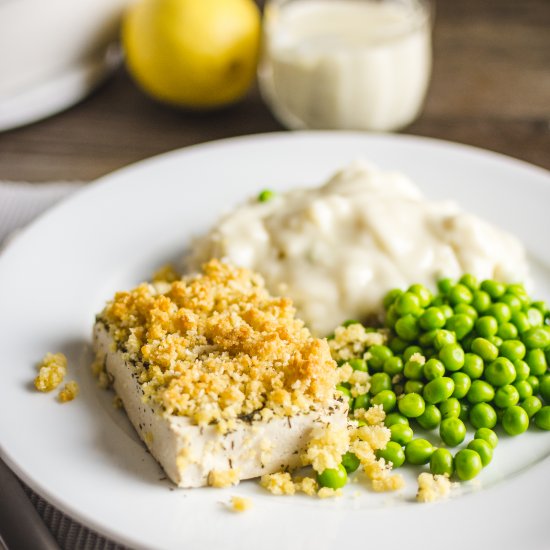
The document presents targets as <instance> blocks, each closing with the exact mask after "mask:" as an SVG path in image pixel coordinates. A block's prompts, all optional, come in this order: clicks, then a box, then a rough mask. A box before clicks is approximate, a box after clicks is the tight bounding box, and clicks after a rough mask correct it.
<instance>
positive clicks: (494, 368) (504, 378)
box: [484, 357, 516, 386]
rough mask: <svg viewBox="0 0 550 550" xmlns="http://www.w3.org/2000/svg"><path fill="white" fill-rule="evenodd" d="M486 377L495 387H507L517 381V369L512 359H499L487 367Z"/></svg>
mask: <svg viewBox="0 0 550 550" xmlns="http://www.w3.org/2000/svg"><path fill="white" fill-rule="evenodd" d="M484 377H485V380H487V382H489V384H491V385H493V386H505V385H507V384H511V383H512V382H513V381H514V380H515V379H516V369H515V368H514V364H513V363H512V361H510V359H506V357H499V358H497V359H495V360H494V361H493V362H492V363H489V364H488V365H487V367H486V368H485V373H484Z"/></svg>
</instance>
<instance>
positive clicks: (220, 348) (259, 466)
mask: <svg viewBox="0 0 550 550" xmlns="http://www.w3.org/2000/svg"><path fill="white" fill-rule="evenodd" d="M94 348H95V351H96V356H97V357H96V363H95V365H96V370H97V372H98V373H99V374H100V375H101V376H102V377H104V378H108V379H109V380H110V382H111V383H112V386H113V387H114V390H115V391H116V393H117V394H118V395H119V397H120V398H121V400H122V403H123V405H124V408H125V409H126V412H127V414H128V417H129V418H130V420H131V422H132V424H133V425H134V427H135V429H136V431H137V432H138V434H139V435H140V437H141V439H142V440H143V441H144V442H145V444H146V445H147V447H148V448H149V450H150V451H151V453H152V455H153V456H154V457H155V458H156V459H157V460H158V462H159V463H160V464H161V465H162V467H163V468H164V470H165V471H166V474H167V475H168V476H169V477H170V479H171V480H172V481H173V482H174V483H176V484H177V485H179V486H180V487H200V486H203V485H213V486H218V487H223V486H228V485H232V484H234V483H237V482H238V481H239V480H241V479H249V478H253V477H258V476H261V475H263V474H268V473H273V472H278V471H281V469H286V468H288V469H292V468H296V467H298V466H300V465H301V462H300V460H301V455H302V452H303V451H304V450H305V447H306V445H307V443H308V442H309V440H310V437H311V432H312V430H313V428H314V427H315V426H317V425H319V423H325V424H326V423H332V424H336V425H338V426H341V427H344V426H345V425H346V418H347V403H345V401H343V400H342V398H341V397H339V398H337V397H336V396H335V393H334V387H335V383H336V365H335V363H334V361H333V360H332V358H331V356H330V351H329V347H328V345H327V342H326V341H325V340H320V339H316V338H313V337H312V336H311V334H310V333H309V331H308V330H307V329H306V328H305V327H304V326H303V323H302V322H301V321H300V320H298V319H296V318H295V317H294V308H293V307H292V305H291V303H290V301H289V300H287V299H285V298H273V297H271V296H270V295H269V294H268V293H267V291H266V290H265V288H264V286H263V281H262V279H261V278H260V277H259V276H257V275H256V274H254V273H252V272H250V271H248V270H244V269H237V268H234V267H232V266H230V265H228V264H224V263H220V262H218V261H212V262H210V263H208V264H206V265H205V266H204V273H203V274H199V275H196V276H193V277H189V278H186V279H183V280H177V281H173V282H167V281H164V282H157V283H156V284H152V285H149V284H143V285H140V286H139V287H137V288H136V289H134V290H132V291H130V292H120V293H117V295H116V296H115V298H114V299H113V301H111V302H109V303H108V304H107V306H106V308H105V309H104V311H103V312H102V313H101V314H100V315H99V316H98V318H97V322H96V325H95V328H94Z"/></svg>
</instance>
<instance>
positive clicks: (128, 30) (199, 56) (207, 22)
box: [122, 0, 260, 109]
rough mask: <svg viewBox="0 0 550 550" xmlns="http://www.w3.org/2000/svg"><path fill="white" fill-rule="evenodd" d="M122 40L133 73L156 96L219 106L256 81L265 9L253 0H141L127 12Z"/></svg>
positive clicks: (184, 104)
mask: <svg viewBox="0 0 550 550" xmlns="http://www.w3.org/2000/svg"><path fill="white" fill-rule="evenodd" d="M122 43H123V47H124V52H125V58H126V65H127V67H128V70H129V72H130V74H131V75H132V76H133V78H134V79H135V80H136V82H137V83H138V85H139V86H140V87H141V88H142V89H143V90H144V91H145V92H146V93H148V94H149V95H151V96H152V97H154V98H155V99H158V100H160V101H163V102H166V103H170V104H173V105H177V106H182V107H190V108H194V109H208V108H214V107H219V106H222V105H226V104H229V103H233V102H235V101H237V100H238V99H240V98H241V97H242V96H244V95H245V94H246V92H247V90H248V89H249V87H250V85H251V84H252V81H253V79H254V75H255V70H256V65H257V61H258V54H259V48H260V13H259V10H258V7H257V6H256V4H255V3H254V2H253V0H138V1H137V2H136V3H135V4H132V5H131V6H130V8H129V10H128V11H127V12H126V14H125V16H124V20H123V24H122Z"/></svg>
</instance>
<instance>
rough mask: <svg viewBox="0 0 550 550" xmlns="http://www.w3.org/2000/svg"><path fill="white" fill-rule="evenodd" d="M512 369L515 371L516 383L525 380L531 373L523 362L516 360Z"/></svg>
mask: <svg viewBox="0 0 550 550" xmlns="http://www.w3.org/2000/svg"><path fill="white" fill-rule="evenodd" d="M514 368H515V369H516V381H520V380H527V377H528V376H529V374H530V373H531V369H530V368H529V365H528V364H527V363H526V362H525V361H520V360H518V359H516V360H515V361H514Z"/></svg>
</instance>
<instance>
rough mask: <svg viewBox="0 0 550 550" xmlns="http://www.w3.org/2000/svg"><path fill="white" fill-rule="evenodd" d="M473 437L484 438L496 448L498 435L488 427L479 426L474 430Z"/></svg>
mask: <svg viewBox="0 0 550 550" xmlns="http://www.w3.org/2000/svg"><path fill="white" fill-rule="evenodd" d="M474 439H484V440H485V441H487V443H489V445H491V447H492V448H493V449H496V448H497V445H498V436H497V434H496V433H495V432H494V431H493V430H491V429H490V428H479V429H478V430H476V433H475V434H474Z"/></svg>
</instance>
